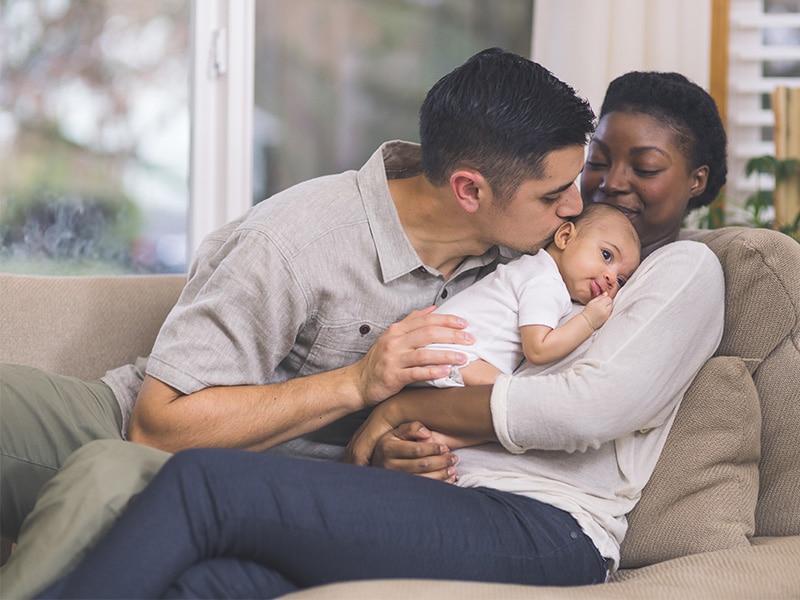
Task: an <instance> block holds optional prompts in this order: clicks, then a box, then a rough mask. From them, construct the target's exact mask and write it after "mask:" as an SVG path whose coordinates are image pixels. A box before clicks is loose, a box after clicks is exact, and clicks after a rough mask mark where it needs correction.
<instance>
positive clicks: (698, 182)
mask: <svg viewBox="0 0 800 600" xmlns="http://www.w3.org/2000/svg"><path fill="white" fill-rule="evenodd" d="M707 184H708V167H707V166H706V165H703V166H702V167H697V168H696V169H695V170H694V171H692V185H691V187H690V188H689V193H690V194H691V195H692V196H691V197H692V198H697V197H698V196H699V195H700V194H702V193H703V192H705V191H706V185H707Z"/></svg>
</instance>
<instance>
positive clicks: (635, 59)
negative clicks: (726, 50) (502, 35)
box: [532, 0, 711, 112]
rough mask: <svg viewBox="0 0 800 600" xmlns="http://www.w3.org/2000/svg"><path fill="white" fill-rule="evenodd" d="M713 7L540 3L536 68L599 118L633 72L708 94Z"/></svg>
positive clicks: (636, 0) (678, 1)
mask: <svg viewBox="0 0 800 600" xmlns="http://www.w3.org/2000/svg"><path fill="white" fill-rule="evenodd" d="M710 43H711V0H535V2H534V22H533V49H532V56H533V60H535V61H537V62H539V63H541V64H542V65H544V66H545V67H547V68H548V69H550V70H551V71H552V72H553V73H554V74H555V75H556V76H557V77H559V78H560V79H563V80H564V81H566V82H567V83H569V84H570V85H572V86H573V87H574V88H575V89H576V90H577V91H578V92H579V93H580V94H581V95H582V96H584V97H585V98H587V99H588V100H589V101H590V102H591V104H592V107H593V108H594V109H595V112H599V111H600V104H601V103H602V101H603V94H604V93H605V89H606V86H607V85H608V83H609V82H610V81H611V80H612V79H613V78H614V77H617V76H618V75H622V74H623V73H625V72H627V71H634V70H636V71H677V72H679V73H683V74H684V75H686V76H687V77H688V78H689V79H692V80H693V81H695V82H696V83H697V84H698V85H701V86H703V87H704V88H706V89H708V82H709V63H710V61H709V56H710Z"/></svg>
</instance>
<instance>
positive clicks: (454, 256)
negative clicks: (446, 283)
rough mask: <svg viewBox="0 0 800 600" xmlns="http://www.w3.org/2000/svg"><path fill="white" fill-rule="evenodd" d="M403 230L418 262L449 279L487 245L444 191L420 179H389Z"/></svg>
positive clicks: (390, 190)
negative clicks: (461, 265)
mask: <svg viewBox="0 0 800 600" xmlns="http://www.w3.org/2000/svg"><path fill="white" fill-rule="evenodd" d="M389 192H390V193H391V195H392V200H393V201H394V205H395V208H396V209H397V214H398V215H399V217H400V223H401V224H402V226H403V230H404V231H405V233H406V236H408V239H409V240H410V241H411V245H412V246H413V247H414V250H416V252H417V254H418V255H419V257H420V259H421V260H422V262H423V263H424V264H425V265H426V266H428V267H431V268H433V269H436V270H437V271H439V272H440V273H441V274H442V275H444V277H445V279H449V278H450V276H451V275H452V274H453V272H454V271H455V270H456V269H457V268H458V265H460V264H461V262H462V261H463V260H464V259H465V258H466V257H467V256H479V255H481V254H483V253H484V252H486V251H487V250H488V249H489V247H490V246H489V245H487V244H486V243H484V242H482V241H480V240H479V239H478V233H477V231H476V230H475V229H474V225H473V222H472V221H471V219H470V218H469V216H470V214H469V213H468V212H467V211H465V210H464V209H462V208H461V206H460V205H459V204H458V202H457V201H456V199H455V198H453V196H452V194H451V193H450V190H449V189H448V188H438V187H435V186H433V185H431V183H430V182H429V181H428V180H427V179H426V178H425V177H423V176H422V175H418V176H416V177H408V178H405V179H390V180H389Z"/></svg>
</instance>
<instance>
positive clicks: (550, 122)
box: [419, 48, 595, 198]
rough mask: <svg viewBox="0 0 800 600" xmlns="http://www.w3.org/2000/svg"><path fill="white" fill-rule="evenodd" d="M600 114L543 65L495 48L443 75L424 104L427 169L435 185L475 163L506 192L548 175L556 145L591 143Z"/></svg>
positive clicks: (496, 189)
mask: <svg viewBox="0 0 800 600" xmlns="http://www.w3.org/2000/svg"><path fill="white" fill-rule="evenodd" d="M594 124H595V115H594V113H593V112H592V109H591V107H590V105H589V103H588V102H587V101H586V100H585V99H583V98H580V97H579V96H578V95H577V94H576V92H575V90H574V89H572V88H571V87H570V86H569V85H567V84H566V83H564V82H562V81H560V80H559V79H557V78H556V77H555V76H554V75H553V74H552V73H550V72H549V71H548V70H547V69H545V68H544V67H542V66H541V65H539V64H537V63H535V62H533V61H530V60H527V59H525V58H523V57H521V56H518V55H516V54H513V53H511V52H506V51H503V50H500V49H499V48H490V49H488V50H483V51H482V52H479V53H478V54H476V55H474V56H473V57H471V58H470V59H469V60H467V62H466V63H464V64H463V65H461V66H460V67H457V68H456V69H454V70H453V71H451V72H450V73H448V74H447V75H445V76H444V77H442V78H441V79H440V80H439V81H438V82H437V83H436V84H434V86H433V87H432V88H431V89H430V91H429V92H428V94H427V95H426V96H425V100H424V101H423V103H422V106H421V108H420V111H419V129H420V142H421V145H422V171H423V173H424V175H425V176H426V177H427V178H428V179H429V180H430V181H431V182H432V183H433V184H435V185H444V184H446V183H447V181H448V179H449V178H450V175H451V174H452V173H453V171H455V170H457V169H460V168H469V169H475V170H477V171H478V172H480V173H481V175H483V176H484V177H485V178H486V180H487V181H488V183H489V185H490V186H491V187H492V190H493V192H494V193H495V194H497V195H498V196H499V197H501V198H505V197H508V196H510V195H512V194H513V193H514V191H516V189H517V188H518V187H519V186H520V184H522V182H523V181H525V180H527V179H533V178H539V177H541V176H542V175H543V174H544V169H545V164H544V162H545V158H546V157H547V155H548V154H549V153H550V152H552V151H553V150H560V149H562V148H565V147H568V146H573V145H584V144H586V142H587V141H588V139H589V136H591V134H592V132H593V131H594Z"/></svg>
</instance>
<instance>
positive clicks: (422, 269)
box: [419, 267, 428, 273]
mask: <svg viewBox="0 0 800 600" xmlns="http://www.w3.org/2000/svg"><path fill="white" fill-rule="evenodd" d="M419 272H420V273H427V272H428V270H427V269H426V268H425V267H419Z"/></svg>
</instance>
